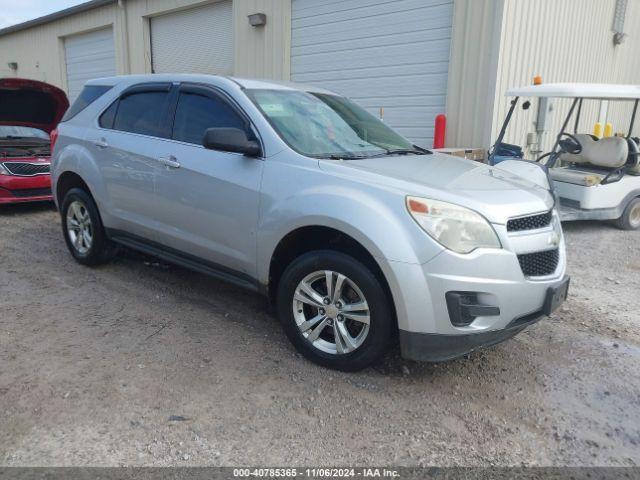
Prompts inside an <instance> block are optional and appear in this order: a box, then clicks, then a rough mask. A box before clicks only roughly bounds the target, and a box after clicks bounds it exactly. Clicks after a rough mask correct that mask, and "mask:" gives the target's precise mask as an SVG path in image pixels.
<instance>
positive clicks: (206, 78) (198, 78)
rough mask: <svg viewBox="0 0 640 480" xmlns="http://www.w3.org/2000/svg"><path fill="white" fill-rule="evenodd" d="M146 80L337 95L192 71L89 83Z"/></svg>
mask: <svg viewBox="0 0 640 480" xmlns="http://www.w3.org/2000/svg"><path fill="white" fill-rule="evenodd" d="M145 82H195V83H211V84H216V85H220V84H227V85H232V84H235V85H237V86H239V87H240V88H242V89H266V90H299V91H303V92H313V93H324V94H330V95H335V93H334V92H331V91H329V90H325V89H323V88H320V87H316V86H313V85H303V84H299V83H294V82H284V81H275V80H259V79H253V78H240V77H225V76H219V75H205V74H190V73H175V74H174V73H163V74H148V75H119V76H115V77H105V78H96V79H93V80H89V81H88V82H87V85H113V86H115V85H120V84H123V83H124V84H126V85H135V84H138V83H145Z"/></svg>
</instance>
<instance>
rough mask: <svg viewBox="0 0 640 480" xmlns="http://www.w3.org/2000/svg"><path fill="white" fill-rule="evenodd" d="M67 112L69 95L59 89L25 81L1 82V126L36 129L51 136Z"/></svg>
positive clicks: (9, 79) (16, 79) (8, 80)
mask: <svg viewBox="0 0 640 480" xmlns="http://www.w3.org/2000/svg"><path fill="white" fill-rule="evenodd" d="M67 108H69V100H68V99H67V95H66V94H65V93H64V92H63V91H62V90H60V89H59V88H58V87H54V86H53V85H49V84H48V83H44V82H38V81H35V80H26V79H23V78H0V125H16V126H22V127H32V128H38V129H40V130H44V131H45V132H47V133H50V132H51V130H53V129H54V128H56V126H57V125H58V123H59V122H60V120H61V119H62V116H63V115H64V112H66V111H67Z"/></svg>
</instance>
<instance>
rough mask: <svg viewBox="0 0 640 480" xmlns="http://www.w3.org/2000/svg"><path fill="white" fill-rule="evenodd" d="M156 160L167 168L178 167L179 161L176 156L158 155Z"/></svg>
mask: <svg viewBox="0 0 640 480" xmlns="http://www.w3.org/2000/svg"><path fill="white" fill-rule="evenodd" d="M158 161H159V162H160V163H161V164H163V165H164V166H166V167H168V168H180V162H178V161H177V160H176V157H174V156H173V155H169V156H168V157H160V158H159V159H158Z"/></svg>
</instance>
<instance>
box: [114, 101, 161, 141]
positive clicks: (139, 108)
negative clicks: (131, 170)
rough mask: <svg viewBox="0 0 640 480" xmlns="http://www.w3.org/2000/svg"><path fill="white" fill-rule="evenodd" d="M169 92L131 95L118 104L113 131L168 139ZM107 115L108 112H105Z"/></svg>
mask: <svg viewBox="0 0 640 480" xmlns="http://www.w3.org/2000/svg"><path fill="white" fill-rule="evenodd" d="M168 100H169V92H165V91H148V92H139V93H131V94H129V95H126V96H125V97H123V98H120V100H119V102H118V107H117V111H116V112H115V118H114V119H113V129H114V130H120V131H123V132H131V133H139V134H141V135H149V136H152V137H167V136H168V135H167V129H166V117H167V105H168ZM105 113H106V112H105Z"/></svg>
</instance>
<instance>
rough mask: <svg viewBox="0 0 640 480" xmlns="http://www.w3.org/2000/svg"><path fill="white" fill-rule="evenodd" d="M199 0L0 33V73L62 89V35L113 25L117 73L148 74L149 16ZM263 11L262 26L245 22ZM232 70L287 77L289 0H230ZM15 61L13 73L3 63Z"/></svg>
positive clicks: (116, 9)
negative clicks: (263, 21) (263, 22)
mask: <svg viewBox="0 0 640 480" xmlns="http://www.w3.org/2000/svg"><path fill="white" fill-rule="evenodd" d="M210 3H212V2H211V1H202V0H127V1H125V2H123V5H124V8H123V7H120V6H118V4H117V3H114V4H112V5H108V6H104V7H98V8H95V9H92V10H89V11H85V12H82V13H78V14H75V15H71V16H68V17H64V18H62V19H58V20H54V21H51V22H49V23H46V24H42V25H37V26H33V27H31V28H28V29H25V30H21V31H17V32H13V33H9V34H6V35H2V36H0V76H8V77H10V76H20V77H24V78H33V79H37V80H43V81H46V82H49V83H52V84H54V85H57V86H60V87H62V88H63V89H65V90H66V88H67V85H66V83H67V80H66V69H65V56H64V38H65V37H67V36H70V35H75V34H78V33H84V32H89V31H93V30H98V29H101V28H106V27H113V29H114V39H115V46H116V48H115V54H116V71H117V73H118V74H127V73H150V72H151V42H150V36H149V19H150V18H151V17H153V16H156V15H161V14H164V13H168V12H174V11H178V10H181V9H185V8H190V7H194V6H199V5H205V4H210ZM252 13H265V14H266V15H267V25H266V26H265V27H260V28H255V27H251V26H250V25H249V21H248V19H247V15H249V14H252ZM233 17H234V18H233V35H234V44H235V48H234V64H235V68H234V74H235V75H238V76H249V77H260V78H272V79H278V80H288V79H289V76H290V55H289V52H290V43H291V0H233ZM9 62H18V64H19V67H18V71H17V72H13V71H12V70H10V69H9V68H8V66H7V64H8V63H9Z"/></svg>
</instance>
